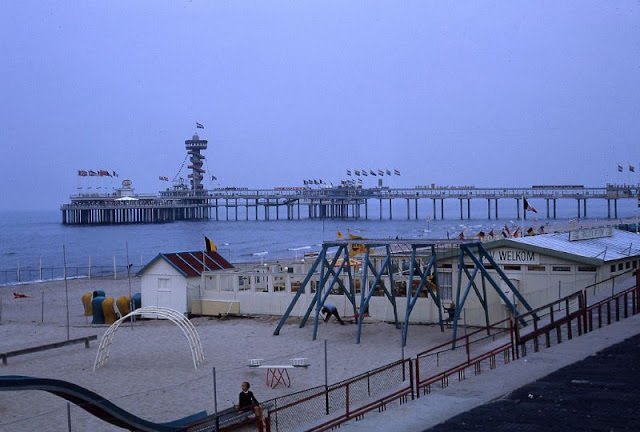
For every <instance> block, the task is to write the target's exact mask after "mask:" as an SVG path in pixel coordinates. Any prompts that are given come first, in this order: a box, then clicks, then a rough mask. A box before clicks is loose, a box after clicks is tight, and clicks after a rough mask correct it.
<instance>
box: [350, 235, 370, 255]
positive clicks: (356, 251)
mask: <svg viewBox="0 0 640 432" xmlns="http://www.w3.org/2000/svg"><path fill="white" fill-rule="evenodd" d="M349 240H366V239H365V238H364V237H360V236H357V235H354V234H349ZM366 251H367V247H366V246H365V245H364V243H360V244H352V245H351V253H352V254H353V255H360V254H363V253H365V252H366Z"/></svg>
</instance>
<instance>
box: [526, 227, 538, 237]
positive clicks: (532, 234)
mask: <svg viewBox="0 0 640 432" xmlns="http://www.w3.org/2000/svg"><path fill="white" fill-rule="evenodd" d="M527 234H528V235H530V236H534V235H536V232H535V231H534V229H533V228H529V229H528V230H527Z"/></svg>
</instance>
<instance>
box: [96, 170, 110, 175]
mask: <svg viewBox="0 0 640 432" xmlns="http://www.w3.org/2000/svg"><path fill="white" fill-rule="evenodd" d="M98 175H99V176H100V177H111V173H110V172H109V171H106V170H99V171H98Z"/></svg>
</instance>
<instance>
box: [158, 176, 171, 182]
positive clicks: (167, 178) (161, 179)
mask: <svg viewBox="0 0 640 432" xmlns="http://www.w3.org/2000/svg"><path fill="white" fill-rule="evenodd" d="M158 179H159V180H160V181H169V177H166V176H159V177H158Z"/></svg>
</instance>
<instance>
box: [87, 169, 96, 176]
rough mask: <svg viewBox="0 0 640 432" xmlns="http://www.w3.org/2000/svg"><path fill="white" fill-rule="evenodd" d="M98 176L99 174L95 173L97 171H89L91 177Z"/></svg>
mask: <svg viewBox="0 0 640 432" xmlns="http://www.w3.org/2000/svg"><path fill="white" fill-rule="evenodd" d="M97 175H98V173H97V172H95V171H93V170H89V176H91V177H95V176H97Z"/></svg>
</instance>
